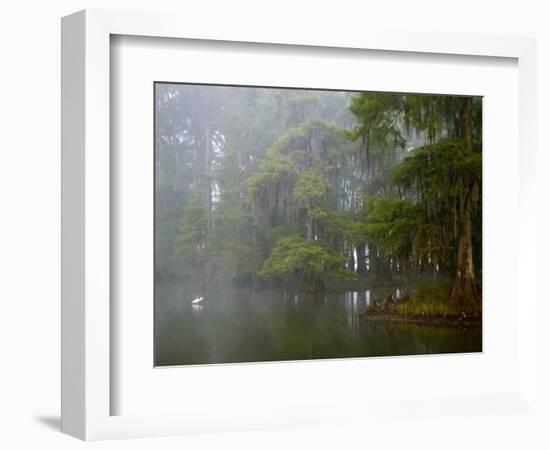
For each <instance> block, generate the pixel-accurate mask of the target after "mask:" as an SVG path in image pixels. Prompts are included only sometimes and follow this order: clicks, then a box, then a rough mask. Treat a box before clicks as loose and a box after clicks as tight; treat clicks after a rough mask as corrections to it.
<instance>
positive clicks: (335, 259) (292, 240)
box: [259, 235, 345, 279]
mask: <svg viewBox="0 0 550 450" xmlns="http://www.w3.org/2000/svg"><path fill="white" fill-rule="evenodd" d="M344 263H345V258H343V257H342V256H340V255H338V254H336V253H334V252H331V251H330V250H329V249H327V248H326V247H325V246H324V245H323V244H322V243H320V242H319V241H308V240H306V239H304V238H303V237H301V236H296V235H290V236H286V237H283V238H281V239H279V240H277V242H276V244H275V246H274V247H273V250H272V252H271V255H270V256H269V258H268V259H267V261H266V262H265V264H264V266H263V267H262V270H261V271H260V273H259V275H260V276H261V277H263V278H281V277H285V276H299V277H300V278H314V279H315V278H319V277H321V276H322V275H323V274H325V273H327V272H329V271H330V270H332V269H336V268H338V267H341V266H343V264H344Z"/></svg>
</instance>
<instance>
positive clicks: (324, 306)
mask: <svg viewBox="0 0 550 450" xmlns="http://www.w3.org/2000/svg"><path fill="white" fill-rule="evenodd" d="M187 290H188V289H187V288H186V286H185V285H183V284H180V283H162V284H159V285H157V289H156V295H157V297H156V304H155V321H156V322H155V325H156V326H155V330H156V362H157V364H158V365H179V364H207V363H224V362H241V361H273V360H295V359H319V358H340V357H357V356H382V355H384V356H386V355H408V354H422V353H447V352H472V351H481V330H466V331H462V330H460V329H457V328H444V327H426V326H418V325H413V324H400V325H397V324H384V323H372V322H365V321H363V320H362V319H361V318H360V317H359V314H360V313H361V312H362V311H363V310H364V308H366V307H367V306H369V305H371V304H372V303H373V302H374V301H382V300H383V299H384V298H385V297H386V296H388V295H392V296H393V298H395V299H398V298H401V297H402V295H403V293H402V291H400V290H399V289H395V288H387V289H369V290H364V291H350V292H346V293H343V294H333V293H329V294H325V295H319V296H312V295H299V294H295V293H290V292H281V291H261V292H254V291H250V290H239V289H235V288H234V287H227V286H226V287H224V288H223V289H210V290H208V292H204V293H201V295H204V296H205V298H206V299H208V303H206V302H205V304H197V305H193V304H191V301H192V299H193V296H194V295H196V293H195V292H192V290H191V289H189V292H187Z"/></svg>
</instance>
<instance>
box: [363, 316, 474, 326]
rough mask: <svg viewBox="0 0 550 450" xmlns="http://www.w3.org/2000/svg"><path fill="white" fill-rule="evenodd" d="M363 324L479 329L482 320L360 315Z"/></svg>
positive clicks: (458, 317) (461, 317) (454, 317)
mask: <svg viewBox="0 0 550 450" xmlns="http://www.w3.org/2000/svg"><path fill="white" fill-rule="evenodd" d="M359 316H360V318H361V319H362V320H363V321H365V322H390V323H414V324H417V325H426V326H441V327H457V328H481V327H482V319H481V318H475V317H471V318H470V317H463V316H460V315H459V316H412V315H401V314H397V313H371V314H360V315H359Z"/></svg>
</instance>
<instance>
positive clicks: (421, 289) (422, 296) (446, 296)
mask: <svg viewBox="0 0 550 450" xmlns="http://www.w3.org/2000/svg"><path fill="white" fill-rule="evenodd" d="M451 288H452V286H451V284H450V283H429V284H422V285H419V286H418V287H417V288H416V290H415V292H414V294H413V295H412V296H411V298H410V299H409V300H408V301H405V302H402V303H398V304H397V305H396V309H397V312H398V313H399V314H401V315H404V316H443V317H446V316H459V315H461V314H462V313H465V314H467V315H478V314H479V313H480V307H479V305H478V304H477V303H475V302H469V303H467V304H463V305H460V306H458V305H457V304H455V303H453V302H451Z"/></svg>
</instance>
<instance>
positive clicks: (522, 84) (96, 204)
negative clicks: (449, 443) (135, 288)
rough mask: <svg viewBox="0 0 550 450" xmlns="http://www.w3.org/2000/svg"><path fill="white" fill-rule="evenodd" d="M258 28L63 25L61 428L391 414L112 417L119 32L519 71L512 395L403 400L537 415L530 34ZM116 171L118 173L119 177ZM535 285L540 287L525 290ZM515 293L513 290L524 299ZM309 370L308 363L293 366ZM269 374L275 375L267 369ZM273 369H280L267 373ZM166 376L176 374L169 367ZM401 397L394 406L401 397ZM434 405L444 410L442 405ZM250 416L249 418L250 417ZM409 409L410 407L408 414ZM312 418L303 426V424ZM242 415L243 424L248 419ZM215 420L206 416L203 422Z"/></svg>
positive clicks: (114, 429)
mask: <svg viewBox="0 0 550 450" xmlns="http://www.w3.org/2000/svg"><path fill="white" fill-rule="evenodd" d="M261 25H262V24H259V23H256V24H250V26H249V27H241V28H239V29H234V28H233V27H232V26H231V24H224V23H223V22H220V23H209V24H206V23H205V22H203V21H195V22H194V21H188V22H186V25H185V27H182V26H181V21H180V20H179V18H178V17H173V16H169V15H163V14H144V13H127V12H113V11H109V12H107V11H98V10H91V11H90V10H87V11H82V12H79V13H76V14H73V15H71V16H67V17H65V18H64V19H63V21H62V54H63V61H62V110H63V112H62V125H63V131H62V146H63V150H62V172H63V179H62V430H63V431H64V432H65V433H67V434H70V435H73V436H76V437H78V438H81V439H85V440H97V439H110V438H124V437H145V436H161V435H170V434H183V433H196V432H208V431H221V430H227V431H231V430H247V429H258V428H266V427H272V426H285V425H299V424H306V425H307V424H311V423H323V421H324V420H331V419H334V418H338V419H339V420H348V419H349V418H350V417H351V416H354V417H367V416H369V417H370V416H376V415H380V414H382V415H388V416H391V415H392V413H391V412H389V411H390V407H389V404H388V403H387V402H384V400H380V399H376V400H373V401H371V402H368V401H359V402H355V403H350V402H343V403H342V404H333V405H332V406H331V409H330V413H327V412H326V411H322V412H321V414H319V408H318V405H314V404H309V405H308V404H306V405H303V407H301V408H287V407H280V408H279V409H277V410H274V411H271V412H269V411H248V413H246V412H242V411H241V416H239V414H237V415H234V414H232V411H231V409H232V405H223V406H221V407H220V411H219V414H217V417H216V420H214V421H213V420H212V418H211V417H210V418H207V417H205V415H201V414H198V415H195V416H191V415H190V414H188V413H187V414H178V413H173V414H172V413H171V414H139V415H138V414H132V415H116V416H114V415H111V412H112V404H111V399H112V394H113V390H114V389H116V388H117V386H116V385H114V383H113V380H112V378H111V370H110V367H111V364H112V363H113V360H112V358H113V357H115V356H116V354H114V353H112V347H111V345H112V342H111V338H110V336H112V335H113V333H114V330H113V327H114V326H116V324H113V323H112V321H111V307H110V296H111V289H112V280H111V279H110V277H111V270H110V265H111V259H110V258H111V245H112V242H111V240H110V238H111V234H110V230H111V225H112V224H111V210H110V205H111V203H110V202H111V191H110V186H111V183H112V181H113V180H112V177H113V174H112V173H111V171H110V151H109V149H110V145H111V141H110V139H111V135H110V126H111V125H110V107H111V102H112V97H111V92H110V37H111V36H112V35H122V36H143V37H163V38H179V39H193V40H211V41H223V42H237V43H239V42H240V43H259V44H266V45H267V44H286V45H299V46H301V47H304V48H308V47H316V48H319V47H321V48H330V49H332V51H338V49H368V50H377V51H385V52H408V53H411V54H412V55H413V57H414V54H417V55H426V54H428V55H430V54H434V55H437V54H446V55H464V56H480V57H500V58H511V59H514V60H517V64H518V78H519V80H518V81H519V88H518V95H519V96H518V113H519V122H518V133H519V142H518V145H519V147H518V148H519V152H518V155H519V166H518V167H519V183H518V185H517V193H516V195H517V198H518V199H519V200H520V202H519V205H518V212H519V214H520V215H521V218H522V220H521V221H519V224H518V226H519V231H520V232H519V233H518V237H517V239H518V240H519V239H520V238H519V236H521V241H518V242H517V243H516V245H517V251H518V261H530V263H529V264H518V266H517V267H518V273H517V277H518V283H521V285H522V286H525V289H523V288H522V291H523V293H524V294H525V295H524V297H523V299H522V302H521V304H520V305H519V309H518V316H517V329H518V342H517V345H518V350H517V351H518V358H519V361H520V367H519V369H518V378H517V383H515V389H514V390H512V391H509V390H508V391H506V392H502V393H496V394H495V393H491V394H490V395H483V394H482V393H479V394H477V395H465V396H464V397H462V398H458V399H457V398H456V397H447V398H436V399H434V398H424V399H410V398H409V399H407V398H406V397H403V398H397V400H402V401H403V404H404V405H406V406H404V407H405V408H406V409H407V411H409V413H410V414H415V413H416V412H417V411H420V410H425V409H426V408H428V409H430V408H435V409H436V410H437V411H438V413H439V414H441V415H445V414H450V413H451V412H452V414H456V413H457V411H458V414H462V415H470V414H479V413H480V412H482V413H485V414H487V413H495V412H499V411H500V410H502V408H503V405H505V407H506V408H508V409H511V410H513V411H516V412H523V411H533V408H536V407H537V405H536V401H535V400H536V397H537V391H536V383H535V380H536V373H537V369H536V358H537V355H536V351H535V350H534V349H536V317H535V313H534V311H535V310H536V305H535V302H536V294H535V292H534V289H535V285H536V283H535V280H534V277H535V272H536V271H535V270H534V267H533V265H534V261H535V255H536V236H535V234H534V233H533V232H532V230H534V229H535V218H536V217H535V205H534V201H535V200H534V199H535V195H534V194H533V192H534V189H535V187H534V183H533V174H534V172H535V167H534V166H535V153H534V148H535V129H534V128H535V96H536V84H535V43H534V41H533V40H532V39H525V38H511V37H487V36H470V35H451V34H437V33H426V34H414V33H413V34H407V33H394V32H363V31H361V32H358V31H353V30H349V32H348V33H345V34H339V35H338V36H330V37H328V36H326V35H325V34H323V33H318V34H315V33H312V32H310V33H307V34H305V33H303V34H301V33H298V32H292V31H289V30H287V31H280V30H278V29H276V28H273V27H268V26H267V27H262V26H261ZM115 176H116V174H115ZM529 289H532V291H531V292H529ZM516 295H517V294H516ZM297 364H307V363H297ZM263 367H264V368H263V369H262V370H263V373H267V372H269V370H273V368H271V369H270V366H269V365H264V366H263ZM271 367H273V366H271ZM168 370H169V369H168ZM395 400H396V399H393V401H395ZM434 401H436V404H437V406H434V405H435V403H434ZM247 414H248V415H247ZM401 414H402V411H401ZM304 417H306V419H304ZM243 418H246V420H242V419H243ZM207 419H210V420H207Z"/></svg>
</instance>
